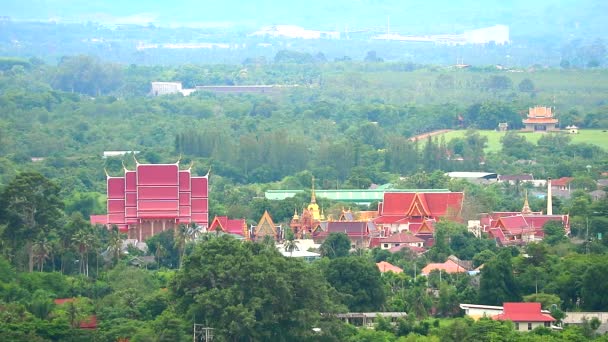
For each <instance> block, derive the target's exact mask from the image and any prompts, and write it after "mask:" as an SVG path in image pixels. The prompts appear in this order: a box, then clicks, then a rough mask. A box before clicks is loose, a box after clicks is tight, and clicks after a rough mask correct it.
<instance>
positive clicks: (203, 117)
mask: <svg viewBox="0 0 608 342" xmlns="http://www.w3.org/2000/svg"><path fill="white" fill-rule="evenodd" d="M607 77H608V73H607V72H606V71H605V70H603V69H585V70H582V69H573V68H569V69H563V68H560V69H537V68H529V69H511V70H499V69H497V68H495V67H493V66H492V67H487V68H468V69H453V68H447V67H439V66H428V65H417V64H412V63H389V62H380V61H378V60H369V61H365V62H353V61H339V62H328V61H327V60H324V59H323V58H322V56H313V55H308V54H306V53H300V52H294V51H283V52H281V53H278V54H277V55H276V57H275V60H274V61H272V62H269V61H265V60H249V61H247V63H245V64H242V65H195V64H192V65H182V66H175V67H167V66H156V67H143V66H136V65H130V66H124V65H120V64H114V63H108V62H105V61H101V60H98V59H95V58H92V57H90V56H69V57H64V58H62V59H61V61H60V62H59V63H58V64H57V65H49V64H45V63H44V62H43V61H42V60H40V59H37V58H31V59H20V58H2V59H1V60H0V113H1V115H0V235H1V237H2V239H1V245H0V254H1V257H0V322H2V324H0V339H2V340H10V341H25V340H29V341H46V340H70V339H71V340H73V341H80V340H98V341H116V340H119V339H124V338H129V339H130V340H131V341H179V340H187V339H190V338H191V332H192V323H200V324H204V325H205V326H207V327H211V328H214V329H215V336H216V340H219V341H223V340H226V341H251V340H256V341H267V340H272V341H294V340H298V341H396V340H399V341H410V340H421V341H424V340H428V341H438V340H441V341H456V340H459V341H460V340H479V341H486V340H487V341H495V340H496V341H512V340H523V341H553V340H554V341H571V340H590V339H594V338H597V339H598V340H605V338H606V336H603V337H598V336H596V331H595V330H596V329H597V325H596V322H592V321H589V322H585V324H582V325H581V326H578V327H567V328H565V329H564V330H563V331H558V332H552V331H550V330H548V329H537V330H535V331H534V332H532V333H531V334H522V333H518V332H515V331H514V328H513V326H512V325H511V324H510V323H502V322H498V321H492V320H485V319H484V320H480V321H477V322H474V321H472V320H469V319H467V318H461V317H458V316H460V315H461V314H460V312H459V310H458V303H463V302H469V303H480V304H489V305H502V302H504V301H520V300H525V301H539V302H541V303H542V304H543V307H544V308H546V309H548V310H549V309H550V310H552V313H553V314H554V315H555V317H556V318H560V319H561V318H563V314H564V312H566V311H581V310H582V311H607V310H608V302H606V296H605V295H604V294H605V293H608V288H606V286H607V285H606V284H608V279H605V278H606V276H607V275H608V270H607V269H606V265H605V259H606V255H607V254H608V200H606V199H604V200H599V201H597V200H596V201H594V200H593V199H592V198H591V196H589V195H588V192H589V190H590V189H592V188H593V187H594V186H595V184H596V183H595V181H596V180H597V179H598V178H600V177H601V173H602V172H605V171H607V170H608V152H607V150H606V146H605V145H604V146H601V145H602V144H601V143H595V144H594V143H593V142H588V143H574V142H572V141H571V138H570V137H569V136H568V135H565V134H557V133H556V134H545V135H543V136H542V137H541V138H539V139H538V141H537V142H536V143H532V142H530V141H529V140H527V139H526V138H525V135H521V134H516V133H515V132H508V133H506V134H504V136H503V137H502V138H501V147H500V150H499V151H488V150H487V144H488V141H487V138H486V137H484V136H483V135H481V134H479V131H478V130H481V129H484V130H488V129H489V130H493V129H496V128H497V126H498V123H500V122H507V123H508V124H509V127H511V128H513V129H517V128H520V127H521V120H522V118H523V117H525V115H526V113H527V109H528V108H529V107H532V106H535V105H544V106H553V107H555V108H556V112H557V117H558V118H559V119H560V121H561V125H563V126H566V125H571V124H574V125H577V126H579V127H580V128H581V129H583V130H585V129H588V130H590V129H595V130H598V131H599V132H602V131H603V130H606V129H608V116H607V115H606V110H608V107H607V104H606V102H605V94H606V91H607V90H608V89H606V88H608V82H607ZM152 81H180V82H182V83H183V85H184V87H194V86H196V85H210V84H216V85H248V84H277V85H290V87H283V88H281V89H280V91H279V92H277V93H272V94H258V95H252V94H229V95H226V94H214V93H211V92H202V91H201V92H195V93H193V94H192V95H190V96H187V97H184V96H181V95H167V96H158V97H154V96H150V82H152ZM439 129H454V130H466V132H465V134H464V135H463V136H462V137H459V138H453V139H450V140H446V139H445V138H441V137H430V138H423V139H412V138H413V137H414V136H416V135H418V134H421V133H426V132H430V131H434V130H439ZM605 134H608V133H605ZM109 150H127V151H140V152H139V153H138V154H137V158H138V160H140V161H144V162H150V163H165V162H175V161H176V160H177V159H178V158H179V157H180V155H181V156H182V159H181V160H182V163H183V164H189V163H190V162H194V167H193V170H194V172H195V173H197V174H199V175H204V174H206V173H207V172H208V171H209V170H211V178H210V199H211V200H210V212H211V214H210V216H211V217H213V216H214V215H228V216H229V217H233V218H246V219H247V220H248V221H249V222H250V223H254V222H257V220H258V219H259V218H260V216H261V215H262V213H263V212H264V210H268V211H269V212H270V213H271V214H272V215H273V218H274V219H275V221H276V222H279V223H286V222H287V221H288V220H289V218H290V217H291V215H293V210H294V208H301V207H302V206H303V205H304V203H308V201H309V200H310V196H309V194H307V193H304V194H301V195H298V196H296V197H294V198H290V199H286V200H283V201H269V200H266V199H264V198H263V193H264V191H265V190H267V189H310V188H311V186H312V184H311V179H312V176H314V177H315V178H316V179H317V180H318V182H317V183H316V184H315V186H317V187H321V188H340V189H348V188H368V187H369V186H370V185H372V184H385V183H392V184H393V186H394V187H396V188H438V189H450V190H454V191H464V192H465V194H466V197H465V198H466V200H465V203H464V208H463V216H464V218H465V219H473V218H475V217H476V215H477V214H478V213H481V212H490V211H515V210H521V207H522V204H523V197H524V193H525V192H526V191H527V190H535V189H533V188H532V187H531V186H530V185H528V184H523V183H517V184H508V183H506V184H503V183H500V184H499V183H495V184H490V185H483V186H482V185H477V184H472V183H468V182H466V181H462V180H453V179H450V178H449V177H447V176H446V175H445V172H447V171H489V172H497V173H501V174H521V173H532V174H534V177H535V178H536V179H543V178H548V177H552V178H559V177H564V176H569V177H574V181H573V182H572V190H573V192H572V195H571V197H570V198H569V199H558V198H555V199H554V200H553V206H554V212H556V213H569V214H570V215H571V222H570V225H571V229H572V237H571V238H565V237H564V236H563V227H561V229H562V230H561V231H560V227H546V228H545V234H546V236H547V238H546V239H545V240H544V241H543V242H542V243H537V244H530V245H528V246H526V247H525V248H502V249H499V248H498V247H497V246H496V243H495V242H494V241H493V240H489V239H485V238H481V239H479V238H476V237H474V236H473V235H472V234H471V233H469V232H468V231H467V229H466V226H464V225H462V224H458V223H441V224H438V226H437V230H436V241H438V242H437V243H436V244H435V245H434V246H433V247H432V248H431V249H430V250H429V251H428V252H427V253H426V254H424V255H423V256H416V255H413V254H411V253H408V252H406V251H403V252H399V253H395V254H390V253H388V252H387V251H381V250H378V249H375V250H370V251H362V250H357V251H356V252H355V253H354V254H353V255H350V254H349V251H348V249H349V245H347V246H346V248H344V247H343V246H344V245H345V244H344V243H343V242H344V239H346V237H345V236H343V235H341V234H338V235H337V236H334V237H332V239H328V240H329V242H327V244H329V243H332V244H334V245H332V246H331V248H327V246H322V248H321V251H322V253H323V255H324V258H323V259H321V260H319V261H317V262H315V263H311V264H308V263H305V262H303V261H298V260H294V259H292V258H284V257H283V256H281V255H280V254H279V253H278V252H277V251H276V248H274V245H273V242H271V241H263V242H260V243H251V242H245V243H242V242H239V241H236V240H234V239H232V238H230V237H228V236H216V235H217V234H214V233H210V234H208V235H204V236H203V237H202V238H199V239H197V240H196V241H194V240H195V239H194V238H193V237H192V236H188V234H187V230H183V229H178V230H176V232H175V233H172V232H168V233H162V234H158V235H156V236H154V237H152V238H150V239H149V240H148V241H147V243H148V251H147V252H142V251H139V250H137V249H135V248H131V249H129V250H128V251H126V252H125V251H124V250H122V249H121V248H120V247H121V239H122V238H123V237H121V236H120V234H119V233H118V231H116V230H112V229H111V230H106V229H100V228H99V227H92V226H91V225H90V224H89V223H88V217H89V215H91V214H100V213H104V212H105V186H106V182H105V177H106V176H105V173H104V168H105V169H106V170H107V171H108V172H109V173H110V174H113V175H118V174H121V172H122V168H123V163H124V164H125V165H126V166H127V167H132V166H133V165H134V160H133V158H132V155H125V156H124V157H122V158H121V157H109V158H105V159H104V158H102V155H103V152H104V151H109ZM536 190H537V191H540V192H542V191H544V190H542V189H536ZM319 202H320V205H321V206H322V207H323V208H325V209H326V212H327V213H329V214H331V213H337V212H339V210H340V209H341V208H342V207H344V206H345V205H348V206H352V204H344V203H332V202H330V201H328V200H325V199H319ZM530 206H531V207H532V209H533V210H541V209H542V208H545V207H546V199H545V198H544V197H533V198H530ZM372 208H373V207H372ZM355 209H356V208H355ZM362 209H363V208H362ZM340 246H342V247H340ZM324 247H325V248H324ZM324 251H325V252H324ZM328 251H331V253H330V252H328ZM452 254H453V255H456V256H457V257H458V258H461V259H463V260H472V261H473V262H474V264H475V266H479V265H481V264H484V268H483V271H482V272H481V275H480V276H475V277H469V276H463V275H460V276H449V275H445V274H443V275H441V274H435V273H433V274H431V275H430V276H429V277H428V278H427V277H421V276H419V274H418V273H417V270H418V272H419V270H420V269H421V268H422V267H423V266H424V265H426V264H428V263H429V262H432V261H436V262H443V261H445V258H446V257H447V256H449V255H452ZM150 256H153V257H154V258H153V260H154V261H153V262H145V260H147V259H146V257H150ZM385 260H386V261H390V262H391V263H393V264H395V265H398V266H400V267H402V268H403V269H404V270H405V272H404V273H403V274H400V275H394V274H387V275H383V276H381V275H380V273H379V271H378V269H377V267H376V266H375V264H374V262H379V261H385ZM61 298H69V299H70V300H69V301H67V302H66V303H57V302H56V301H55V299H61ZM346 311H406V312H408V314H409V315H408V318H407V319H404V320H401V321H399V322H398V324H397V325H391V324H389V323H388V322H386V321H383V320H380V321H379V323H378V324H377V326H376V329H375V330H365V329H361V330H357V329H355V328H354V327H352V326H351V325H347V324H345V323H343V322H341V321H339V320H338V319H336V318H335V317H334V314H335V313H339V312H346ZM91 315H95V317H96V319H97V326H98V329H97V330H93V331H91V330H83V329H78V327H80V326H82V324H83V323H86V322H87V321H88V320H89V318H90V316H91ZM313 328H315V329H314V330H313Z"/></svg>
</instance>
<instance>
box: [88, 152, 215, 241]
mask: <svg viewBox="0 0 608 342" xmlns="http://www.w3.org/2000/svg"><path fill="white" fill-rule="evenodd" d="M136 163H137V166H136V168H135V170H127V169H126V168H124V176H123V177H111V176H109V175H107V195H108V202H107V214H106V215H96V216H92V217H91V223H93V224H97V223H99V224H104V225H107V226H113V225H116V226H117V227H118V229H119V230H120V231H121V232H124V233H128V236H129V239H137V240H139V241H144V240H145V239H147V238H148V237H150V236H152V235H154V234H157V233H160V232H162V231H165V230H169V229H174V228H175V227H177V226H178V225H179V224H190V223H196V224H197V225H199V226H203V227H205V228H206V227H207V226H208V224H209V217H208V213H209V204H208V198H209V196H208V175H206V176H203V177H193V176H192V174H191V171H190V168H188V169H187V170H180V168H179V161H178V162H177V163H175V164H140V163H139V162H137V160H136ZM103 216H105V218H104V217H103Z"/></svg>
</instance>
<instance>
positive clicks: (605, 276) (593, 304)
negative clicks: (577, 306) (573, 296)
mask: <svg viewBox="0 0 608 342" xmlns="http://www.w3.org/2000/svg"><path fill="white" fill-rule="evenodd" d="M606 293H608V264H606V263H603V262H599V263H598V262H596V263H594V264H593V265H590V267H589V268H587V271H586V272H585V274H584V275H583V279H582V289H581V297H582V298H581V299H582V303H583V307H584V308H586V309H589V310H594V311H601V310H606V308H608V297H607V296H605V294H606Z"/></svg>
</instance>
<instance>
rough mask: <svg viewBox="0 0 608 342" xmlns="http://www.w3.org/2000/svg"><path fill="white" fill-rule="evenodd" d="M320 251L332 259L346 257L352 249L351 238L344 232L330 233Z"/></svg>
mask: <svg viewBox="0 0 608 342" xmlns="http://www.w3.org/2000/svg"><path fill="white" fill-rule="evenodd" d="M320 251H321V255H323V256H326V257H328V258H330V259H334V258H339V257H346V256H348V253H349V251H350V239H349V238H348V235H346V234H344V233H330V234H329V235H328V236H327V238H326V239H325V241H323V243H322V244H321V247H320Z"/></svg>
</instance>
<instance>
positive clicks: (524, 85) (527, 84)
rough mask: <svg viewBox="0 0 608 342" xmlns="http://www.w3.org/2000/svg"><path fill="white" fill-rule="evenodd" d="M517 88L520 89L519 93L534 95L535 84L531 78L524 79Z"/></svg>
mask: <svg viewBox="0 0 608 342" xmlns="http://www.w3.org/2000/svg"><path fill="white" fill-rule="evenodd" d="M517 88H519V91H521V92H522V93H533V92H534V82H532V80H530V79H529V78H524V79H523V80H521V82H519V85H517Z"/></svg>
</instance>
